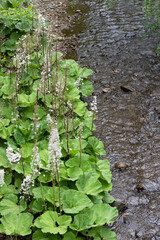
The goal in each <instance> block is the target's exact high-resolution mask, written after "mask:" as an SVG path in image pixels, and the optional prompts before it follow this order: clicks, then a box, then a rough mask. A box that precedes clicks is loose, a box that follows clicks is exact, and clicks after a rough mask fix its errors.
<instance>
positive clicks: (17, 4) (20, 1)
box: [8, 0, 24, 8]
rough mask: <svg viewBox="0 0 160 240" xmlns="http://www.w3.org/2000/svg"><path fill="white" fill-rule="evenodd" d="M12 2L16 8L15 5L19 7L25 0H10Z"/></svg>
mask: <svg viewBox="0 0 160 240" xmlns="http://www.w3.org/2000/svg"><path fill="white" fill-rule="evenodd" d="M8 1H9V2H10V3H11V4H12V6H13V7H14V8H15V7H18V6H20V5H21V4H22V3H23V1H24V0H18V1H17V0H8Z"/></svg>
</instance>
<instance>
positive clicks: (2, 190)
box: [0, 183, 14, 198]
mask: <svg viewBox="0 0 160 240" xmlns="http://www.w3.org/2000/svg"><path fill="white" fill-rule="evenodd" d="M13 191H14V190H13V189H11V188H10V187H9V186H7V184H6V183H5V184H4V185H3V186H2V187H0V198H2V197H4V196H8V195H9V194H12V193H13Z"/></svg>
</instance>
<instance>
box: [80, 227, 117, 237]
mask: <svg viewBox="0 0 160 240" xmlns="http://www.w3.org/2000/svg"><path fill="white" fill-rule="evenodd" d="M83 234H84V235H85V236H87V237H92V238H93V239H95V240H101V239H102V238H103V239H105V240H116V239H117V238H116V234H115V233H114V232H112V231H111V230H109V229H108V228H106V227H96V228H93V229H91V230H90V231H88V230H87V231H83Z"/></svg>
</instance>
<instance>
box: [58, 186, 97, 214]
mask: <svg viewBox="0 0 160 240" xmlns="http://www.w3.org/2000/svg"><path fill="white" fill-rule="evenodd" d="M62 204H63V210H64V212H65V213H78V212H80V211H82V210H83V209H84V208H86V207H91V206H92V205H93V204H92V202H91V200H90V199H89V198H88V197H87V196H86V195H85V194H84V193H81V192H79V191H76V190H72V189H70V190H66V191H64V193H63V194H62Z"/></svg>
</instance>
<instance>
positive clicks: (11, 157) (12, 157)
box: [6, 147, 21, 164]
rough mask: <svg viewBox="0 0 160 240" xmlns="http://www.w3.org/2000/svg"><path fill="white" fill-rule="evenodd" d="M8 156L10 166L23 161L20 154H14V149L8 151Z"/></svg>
mask: <svg viewBox="0 0 160 240" xmlns="http://www.w3.org/2000/svg"><path fill="white" fill-rule="evenodd" d="M6 154H7V158H8V160H9V162H10V164H13V163H17V162H19V160H20V159H21V155H20V154H19V153H18V152H16V153H14V150H13V148H12V147H8V148H7V149H6Z"/></svg>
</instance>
